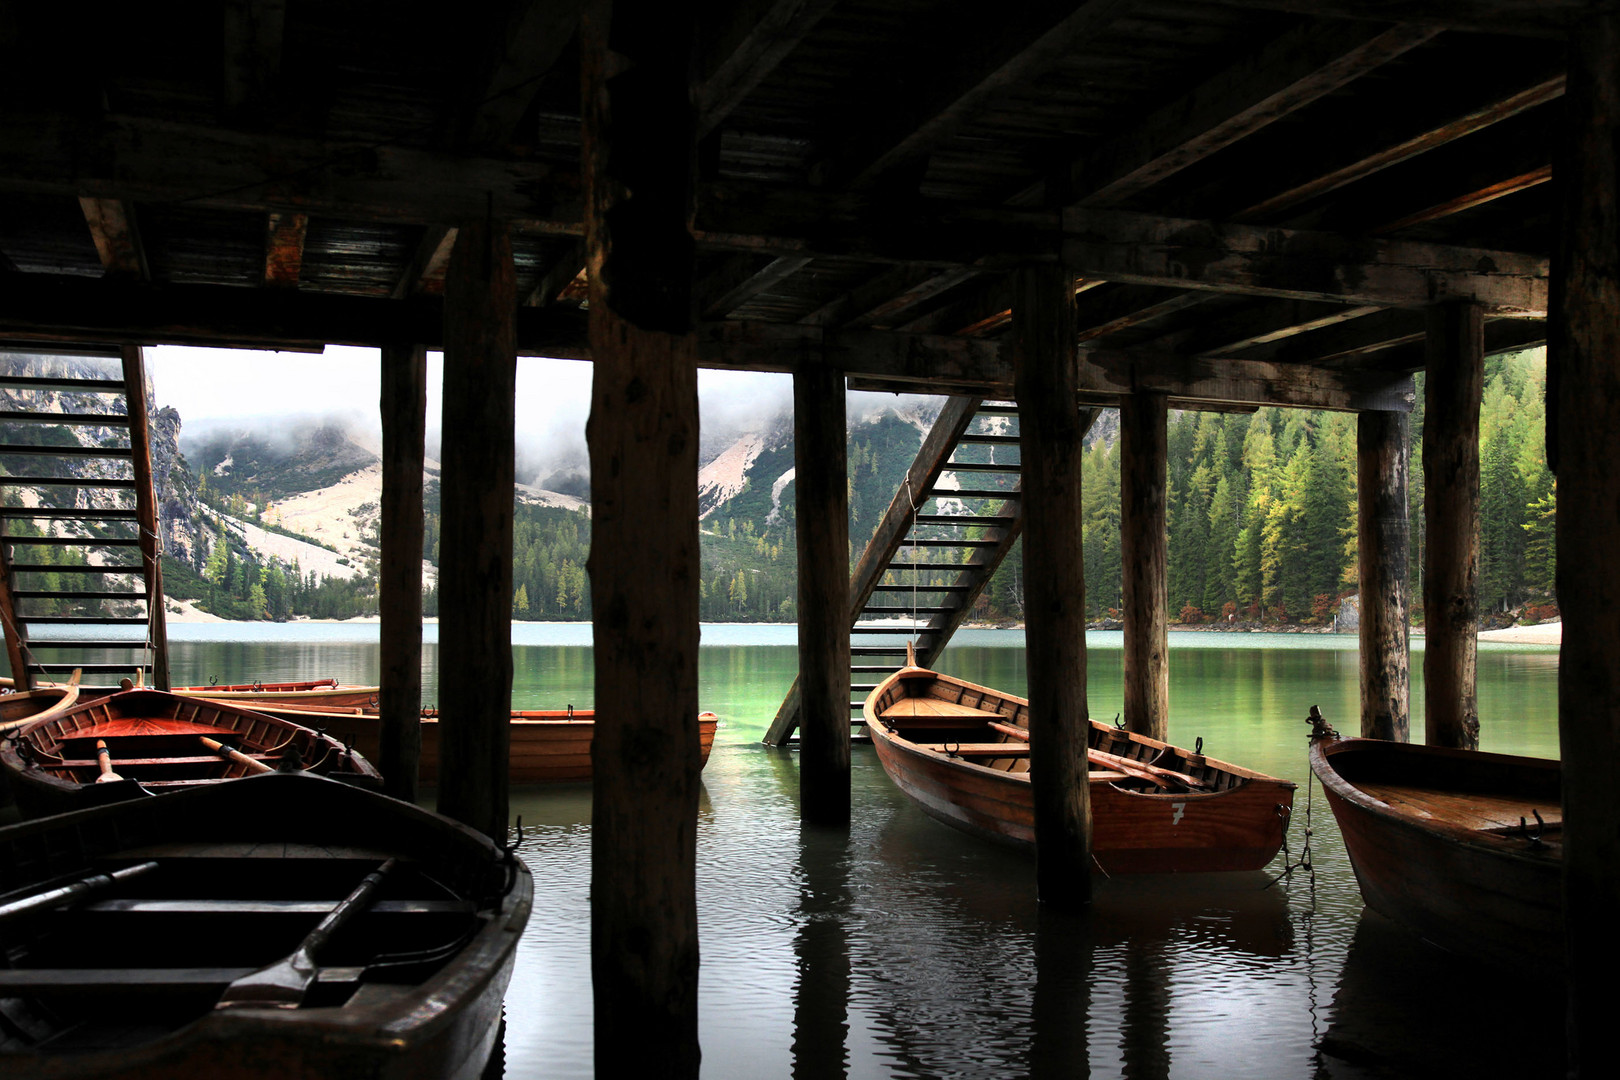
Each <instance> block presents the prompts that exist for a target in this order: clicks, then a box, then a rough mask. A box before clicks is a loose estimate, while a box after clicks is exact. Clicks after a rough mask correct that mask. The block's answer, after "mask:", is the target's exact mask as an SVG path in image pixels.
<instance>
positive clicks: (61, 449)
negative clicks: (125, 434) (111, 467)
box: [0, 443, 135, 458]
mask: <svg viewBox="0 0 1620 1080" xmlns="http://www.w3.org/2000/svg"><path fill="white" fill-rule="evenodd" d="M134 453H135V449H134V447H130V446H39V445H35V444H27V445H21V444H17V443H11V444H9V445H7V446H4V447H0V454H34V455H38V456H41V457H106V458H121V457H129V456H131V455H132V454H134Z"/></svg>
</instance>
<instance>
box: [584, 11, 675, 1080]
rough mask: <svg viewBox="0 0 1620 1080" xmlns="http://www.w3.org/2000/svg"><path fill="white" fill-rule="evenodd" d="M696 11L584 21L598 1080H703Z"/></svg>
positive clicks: (600, 14) (608, 14) (602, 14)
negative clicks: (650, 1079) (643, 1079)
mask: <svg viewBox="0 0 1620 1080" xmlns="http://www.w3.org/2000/svg"><path fill="white" fill-rule="evenodd" d="M696 19H697V13H696V8H695V5H694V4H693V3H692V2H691V0H630V2H626V0H613V2H611V3H608V2H593V3H589V4H587V5H586V6H585V9H584V13H583V16H582V24H581V52H582V60H581V67H582V70H583V76H584V77H583V85H584V89H583V94H584V140H585V142H584V161H583V166H582V168H583V172H584V177H585V202H586V207H587V210H586V222H585V225H586V252H587V264H588V266H589V271H590V339H591V353H592V357H593V359H594V371H593V374H592V381H591V418H590V423H589V424H588V425H587V428H586V438H587V442H588V444H589V449H590V458H591V554H590V561H589V570H590V581H591V608H592V611H593V612H594V619H593V621H594V627H593V634H594V638H593V640H594V642H595V647H596V648H595V662H596V736H595V740H594V742H593V743H592V747H591V762H592V767H593V769H594V785H593V798H592V804H591V979H592V987H593V992H594V1001H595V1016H596V1021H595V1023H596V1032H595V1035H596V1072H597V1075H599V1076H604V1077H606V1076H667V1077H686V1078H691V1080H696V1077H697V1075H698V1068H699V1063H700V1061H701V1053H700V1051H699V1049H698V936H697V839H696V835H697V810H698V786H699V779H698V771H699V768H700V763H699V747H698V729H697V724H696V720H695V718H696V717H697V714H698V588H699V580H700V579H699V574H700V569H701V568H700V565H699V553H698V494H697V492H698V484H697V473H698V398H697V348H696V345H697V342H696V335H695V333H694V330H695V312H694V300H693V291H692V290H693V274H694V272H695V263H694V260H695V242H694V239H693V236H692V232H691V214H692V198H693V186H692V185H693V180H694V178H695V174H696V167H697V159H696V144H695V139H696V123H697V117H696V115H695V114H694V111H693V102H692V93H691V90H692V87H691V86H690V78H691V73H690V68H691V62H692V55H691V50H692V49H693V48H694V47H695V45H696V42H695V37H694V35H695V33H696Z"/></svg>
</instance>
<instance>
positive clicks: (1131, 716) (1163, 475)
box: [1119, 393, 1170, 740]
mask: <svg viewBox="0 0 1620 1080" xmlns="http://www.w3.org/2000/svg"><path fill="white" fill-rule="evenodd" d="M1169 420H1170V412H1169V399H1168V398H1167V397H1166V396H1165V395H1164V394H1158V393H1139V394H1133V395H1131V396H1129V397H1127V398H1123V399H1121V401H1120V406H1119V459H1120V475H1119V505H1120V523H1119V526H1120V527H1119V532H1120V540H1119V545H1120V550H1121V551H1122V552H1124V557H1125V558H1124V561H1125V577H1124V581H1123V583H1122V584H1123V589H1124V594H1123V597H1122V600H1121V603H1122V604H1123V605H1124V609H1123V612H1122V614H1123V619H1124V623H1125V683H1124V690H1125V701H1124V706H1125V707H1124V717H1125V727H1126V728H1127V729H1128V730H1130V731H1134V732H1137V733H1138V734H1140V735H1146V736H1148V737H1149V738H1154V739H1160V740H1164V739H1168V738H1169V731H1170V637H1169V628H1170V619H1169V610H1168V608H1169V596H1170V577H1169V573H1170V561H1169V535H1170V534H1169V513H1168V507H1169V503H1168V491H1167V489H1168V486H1169V442H1168V432H1169Z"/></svg>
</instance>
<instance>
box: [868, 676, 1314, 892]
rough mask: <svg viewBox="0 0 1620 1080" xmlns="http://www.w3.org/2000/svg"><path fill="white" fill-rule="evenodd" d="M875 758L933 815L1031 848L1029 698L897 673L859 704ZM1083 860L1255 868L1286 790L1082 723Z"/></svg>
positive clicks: (1129, 866)
mask: <svg viewBox="0 0 1620 1080" xmlns="http://www.w3.org/2000/svg"><path fill="white" fill-rule="evenodd" d="M864 715H865V719H866V724H867V727H868V729H869V730H870V732H871V735H872V743H873V745H874V746H875V747H876V749H877V754H878V760H879V761H881V762H882V763H883V768H884V771H886V772H887V773H888V774H889V778H890V779H892V780H893V781H894V782H895V784H896V785H898V786H899V788H900V789H901V790H902V791H904V792H905V793H906V794H907V795H909V796H911V797H912V798H913V799H914V800H916V802H917V805H918V806H920V807H921V808H922V809H923V811H924V812H926V813H927V814H929V815H930V816H932V817H935V818H937V819H939V820H940V821H943V822H945V823H946V824H947V825H952V826H955V827H956V828H959V829H962V830H964V831H966V832H969V833H973V834H974V835H977V836H982V837H986V838H988V839H991V840H997V841H1001V842H1003V843H1009V844H1013V845H1016V846H1020V847H1026V848H1033V846H1034V843H1035V811H1034V802H1033V797H1032V794H1031V791H1030V783H1029V725H1028V719H1029V702H1027V701H1025V700H1024V699H1023V698H1018V697H1013V696H1012V695H1010V694H1003V693H1001V692H1000V691H997V690H991V689H989V688H988V687H983V686H976V685H974V684H973V683H969V682H964V681H962V680H961V679H954V678H951V677H950V676H948V675H940V674H938V673H937V672H933V671H929V670H927V669H926V668H919V667H906V668H902V669H901V670H900V671H898V672H896V673H895V674H893V675H891V676H889V677H888V678H887V679H885V680H884V681H883V682H881V683H879V684H878V686H877V688H876V689H874V690H873V691H872V693H871V695H870V696H868V697H867V699H866V704H865V706H864ZM1090 756H1091V787H1090V792H1091V813H1092V822H1093V825H1092V837H1091V853H1092V858H1093V860H1094V861H1095V862H1096V864H1097V866H1098V867H1099V868H1101V869H1102V870H1103V871H1104V872H1106V873H1109V874H1120V873H1127V874H1128V873H1181V872H1191V871H1222V870H1258V869H1260V868H1261V867H1263V866H1265V865H1266V864H1267V863H1268V862H1270V861H1271V860H1272V858H1273V857H1274V856H1275V855H1276V854H1277V852H1278V851H1279V850H1280V849H1281V847H1282V843H1283V837H1284V833H1285V831H1286V828H1287V822H1288V815H1289V812H1290V809H1291V807H1292V805H1293V799H1294V785H1293V783H1291V782H1290V781H1287V780H1280V779H1278V778H1276V777H1274V776H1266V775H1264V774H1262V773H1257V772H1252V771H1250V770H1248V769H1244V768H1240V767H1238V766H1236V765H1229V764H1227V763H1225V762H1222V761H1217V760H1215V759H1214V758H1209V757H1204V756H1203V755H1202V754H1198V753H1194V752H1192V751H1188V750H1183V749H1181V748H1179V747H1175V746H1171V745H1169V744H1167V743H1162V742H1159V741H1158V740H1156V739H1149V738H1147V737H1145V736H1142V735H1137V734H1134V733H1131V732H1126V731H1120V730H1117V729H1115V728H1112V727H1109V726H1108V725H1105V724H1099V723H1096V722H1092V724H1091V735H1090Z"/></svg>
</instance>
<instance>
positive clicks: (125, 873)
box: [0, 860, 158, 922]
mask: <svg viewBox="0 0 1620 1080" xmlns="http://www.w3.org/2000/svg"><path fill="white" fill-rule="evenodd" d="M157 867H158V864H157V861H156V860H148V861H147V862H143V863H136V864H135V865H134V866H126V867H123V868H122V869H119V870H113V871H111V872H109V873H106V874H90V875H89V876H87V877H82V878H80V879H79V880H78V881H71V882H69V883H68V884H66V885H58V886H57V887H56V888H54V889H47V890H45V891H44V892H41V893H35V894H34V895H33V896H25V897H23V898H22V899H21V900H13V901H11V902H10V903H9V904H0V922H3V921H4V920H6V919H9V918H12V917H13V916H16V915H26V914H28V913H29V912H31V911H45V910H46V909H48V908H53V907H60V906H62V905H63V904H68V903H72V902H73V901H74V900H77V899H79V898H80V897H81V896H87V895H89V894H90V893H94V892H100V891H102V890H103V889H106V888H109V887H111V886H112V885H114V884H116V883H117V882H120V881H125V880H128V879H129V878H132V877H139V876H140V875H141V874H145V873H149V872H151V871H153V870H156V869H157Z"/></svg>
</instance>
